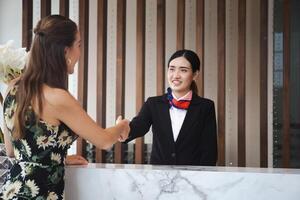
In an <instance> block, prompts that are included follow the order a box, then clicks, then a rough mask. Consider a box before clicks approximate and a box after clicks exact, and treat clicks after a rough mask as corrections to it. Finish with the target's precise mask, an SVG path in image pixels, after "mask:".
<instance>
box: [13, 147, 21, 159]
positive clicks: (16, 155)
mask: <svg viewBox="0 0 300 200" xmlns="http://www.w3.org/2000/svg"><path fill="white" fill-rule="evenodd" d="M14 154H15V158H16V160H21V154H20V151H19V150H18V149H17V148H15V147H14Z"/></svg>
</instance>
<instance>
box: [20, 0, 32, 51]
mask: <svg viewBox="0 0 300 200" xmlns="http://www.w3.org/2000/svg"><path fill="white" fill-rule="evenodd" d="M32 10H33V1H32V0H23V1H22V47H25V48H26V50H27V51H29V49H30V45H31V41H32V17H33V15H32Z"/></svg>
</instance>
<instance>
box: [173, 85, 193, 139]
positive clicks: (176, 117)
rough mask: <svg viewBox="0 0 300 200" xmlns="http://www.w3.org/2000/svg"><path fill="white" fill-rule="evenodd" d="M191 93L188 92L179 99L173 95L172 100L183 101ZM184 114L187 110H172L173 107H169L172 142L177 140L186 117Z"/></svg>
mask: <svg viewBox="0 0 300 200" xmlns="http://www.w3.org/2000/svg"><path fill="white" fill-rule="evenodd" d="M190 92H192V91H189V92H188V93H187V94H186V95H184V96H182V97H180V98H179V99H177V98H176V96H175V95H174V94H172V95H173V98H174V99H176V100H177V101H179V100H181V99H184V98H185V97H186V96H187V95H189V93H190ZM186 112H187V110H184V109H178V108H174V106H171V107H170V118H171V124H172V131H173V138H174V142H175V141H176V140H177V138H178V135H179V132H180V129H181V127H182V124H183V121H184V118H185V116H186Z"/></svg>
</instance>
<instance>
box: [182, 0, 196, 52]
mask: <svg viewBox="0 0 300 200" xmlns="http://www.w3.org/2000/svg"><path fill="white" fill-rule="evenodd" d="M185 2H186V3H185V33H184V35H185V39H184V48H185V49H191V50H193V51H196V42H195V41H196V0H186V1H185Z"/></svg>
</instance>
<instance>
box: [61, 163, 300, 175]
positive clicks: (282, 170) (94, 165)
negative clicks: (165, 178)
mask: <svg viewBox="0 0 300 200" xmlns="http://www.w3.org/2000/svg"><path fill="white" fill-rule="evenodd" d="M67 168H83V169H114V170H118V169H126V170H129V169H130V170H180V171H210V172H245V173H268V174H298V175H300V169H287V168H254V167H219V166H217V167H207V166H185V165H177V166H171V165H140V164H107V163H106V164H104V163H89V164H88V165H86V166H82V165H79V166H78V165H72V166H67Z"/></svg>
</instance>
